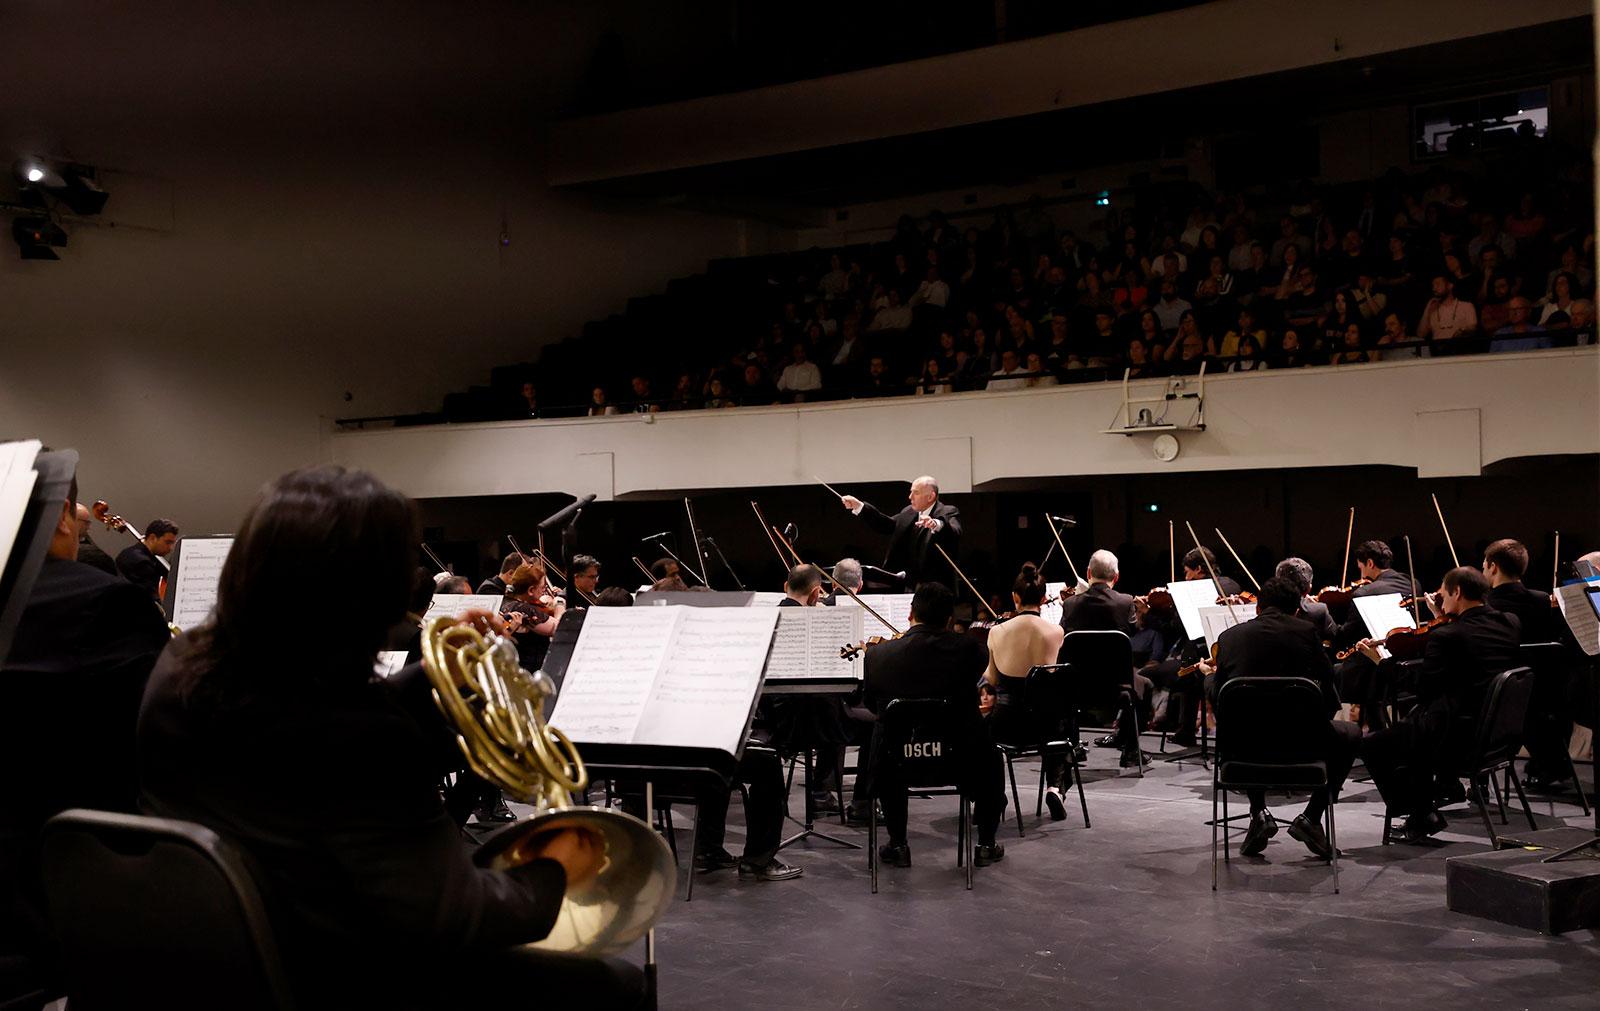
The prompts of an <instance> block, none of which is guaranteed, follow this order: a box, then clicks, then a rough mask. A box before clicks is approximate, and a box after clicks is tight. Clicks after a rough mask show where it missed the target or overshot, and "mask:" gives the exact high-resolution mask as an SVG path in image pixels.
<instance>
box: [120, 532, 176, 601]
mask: <svg viewBox="0 0 1600 1011" xmlns="http://www.w3.org/2000/svg"><path fill="white" fill-rule="evenodd" d="M117 571H118V572H120V573H121V574H122V578H123V579H126V580H127V581H128V582H130V583H132V584H133V585H134V586H137V587H139V588H140V589H141V590H144V591H145V592H146V593H148V594H150V596H152V597H157V596H159V595H160V592H161V580H162V579H163V578H164V577H165V576H166V574H167V567H166V566H165V565H162V564H161V561H160V559H158V558H156V556H155V554H154V553H152V552H151V550H150V549H149V548H147V547H145V546H144V542H143V541H140V542H139V543H138V544H130V545H128V546H127V547H126V548H123V549H122V553H121V554H119V555H117Z"/></svg>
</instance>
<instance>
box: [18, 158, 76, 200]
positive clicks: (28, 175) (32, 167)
mask: <svg viewBox="0 0 1600 1011" xmlns="http://www.w3.org/2000/svg"><path fill="white" fill-rule="evenodd" d="M11 170H12V172H14V173H16V176H17V185H19V186H22V187H24V188H27V187H33V188H36V189H42V190H52V191H53V190H58V189H61V188H62V187H64V186H66V185H67V181H66V180H65V179H63V178H62V177H61V174H60V173H59V172H57V171H56V170H55V169H53V168H52V167H51V166H50V163H49V162H47V161H45V160H44V159H43V158H34V157H32V156H29V157H26V158H18V159H17V160H16V161H15V162H13V163H12V165H11Z"/></svg>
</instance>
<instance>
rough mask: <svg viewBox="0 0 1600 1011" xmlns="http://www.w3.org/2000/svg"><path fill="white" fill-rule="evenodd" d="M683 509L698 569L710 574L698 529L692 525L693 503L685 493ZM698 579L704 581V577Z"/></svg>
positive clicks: (709, 585)
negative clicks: (686, 516)
mask: <svg viewBox="0 0 1600 1011" xmlns="http://www.w3.org/2000/svg"><path fill="white" fill-rule="evenodd" d="M683 511H684V512H686V513H688V514H689V537H690V539H691V540H693V541H694V556H695V557H696V558H697V559H699V560H700V571H701V572H704V573H706V574H707V575H710V570H709V569H707V568H706V552H705V548H704V547H702V546H701V544H700V531H699V530H696V529H695V525H694V504H693V503H692V502H690V501H689V497H688V496H687V495H685V496H684V498H683ZM700 581H701V582H702V583H706V581H705V580H704V579H701V580H700ZM706 587H707V589H709V588H710V587H711V584H710V583H706Z"/></svg>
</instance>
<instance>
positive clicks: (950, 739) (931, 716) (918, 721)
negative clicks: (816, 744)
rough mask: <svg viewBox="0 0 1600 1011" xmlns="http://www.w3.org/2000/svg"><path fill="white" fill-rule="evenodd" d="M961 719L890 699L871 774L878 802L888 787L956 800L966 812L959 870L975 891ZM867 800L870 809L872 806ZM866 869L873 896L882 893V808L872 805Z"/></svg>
mask: <svg viewBox="0 0 1600 1011" xmlns="http://www.w3.org/2000/svg"><path fill="white" fill-rule="evenodd" d="M958 720H959V717H958V714H957V713H956V712H955V709H954V707H952V706H951V705H950V703H949V702H948V701H946V700H944V699H891V700H889V704H888V705H886V706H884V707H883V712H881V713H879V714H878V723H877V726H876V727H874V728H873V733H872V744H871V752H872V753H871V757H870V759H869V764H868V766H867V768H868V769H869V771H870V775H871V780H870V785H871V788H872V789H871V793H872V795H873V798H875V797H876V796H877V794H878V791H879V790H881V789H883V787H884V786H885V784H888V785H890V786H891V788H893V789H901V788H904V789H905V790H906V791H907V792H908V793H919V794H922V795H924V796H952V795H953V796H955V797H956V799H957V802H958V803H959V804H960V806H961V812H960V814H961V817H960V821H959V823H958V824H959V827H958V828H957V832H956V866H957V867H963V866H964V867H966V869H967V889H968V890H969V891H970V890H971V889H972V858H973V850H974V848H975V840H974V838H973V828H972V801H971V799H970V798H969V797H968V796H967V793H966V789H965V782H966V779H965V776H963V774H962V773H963V769H962V765H961V762H962V759H963V757H964V756H963V755H962V753H961V749H962V747H963V746H965V743H966V742H965V741H964V740H963V739H962V735H961V734H960V733H959V727H960V724H959V722H958ZM871 799H872V798H869V799H868V803H869V804H870V803H871ZM867 868H868V870H869V871H870V872H871V877H872V894H874V895H876V894H877V893H878V807H877V805H876V804H871V814H870V815H868V818H867Z"/></svg>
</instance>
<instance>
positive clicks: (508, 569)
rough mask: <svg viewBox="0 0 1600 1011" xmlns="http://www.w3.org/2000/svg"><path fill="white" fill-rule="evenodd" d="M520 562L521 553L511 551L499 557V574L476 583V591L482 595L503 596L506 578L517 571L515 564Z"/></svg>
mask: <svg viewBox="0 0 1600 1011" xmlns="http://www.w3.org/2000/svg"><path fill="white" fill-rule="evenodd" d="M521 564H522V555H521V554H519V553H517V552H515V551H513V552H511V554H509V555H507V556H505V557H504V558H502V559H500V574H499V575H497V576H490V577H489V578H488V579H485V580H484V581H483V582H481V583H479V584H478V593H480V594H482V595H483V596H486V597H487V596H494V597H503V596H505V592H506V580H507V579H508V578H509V577H510V576H511V574H512V573H513V572H515V571H517V566H519V565H521Z"/></svg>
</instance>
